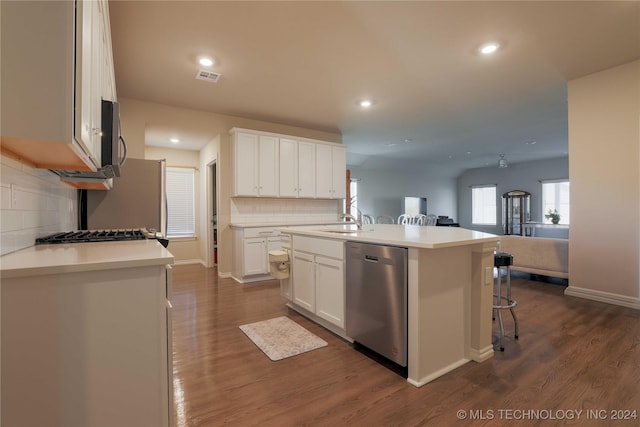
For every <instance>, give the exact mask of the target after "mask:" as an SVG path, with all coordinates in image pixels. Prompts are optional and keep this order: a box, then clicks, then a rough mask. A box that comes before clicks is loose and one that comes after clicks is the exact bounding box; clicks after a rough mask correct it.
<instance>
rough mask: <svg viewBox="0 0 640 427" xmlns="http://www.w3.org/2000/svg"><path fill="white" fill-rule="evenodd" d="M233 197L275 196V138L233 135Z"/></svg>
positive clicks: (276, 150) (243, 134) (276, 152)
mask: <svg viewBox="0 0 640 427" xmlns="http://www.w3.org/2000/svg"><path fill="white" fill-rule="evenodd" d="M233 155H234V162H233V163H234V164H233V166H234V184H235V185H234V193H233V195H234V196H263V197H264V196H266V197H275V196H277V195H278V184H277V183H278V138H276V137H273V136H265V135H257V134H252V133H246V132H236V133H234V134H233Z"/></svg>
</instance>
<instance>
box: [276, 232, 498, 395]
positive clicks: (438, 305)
mask: <svg viewBox="0 0 640 427" xmlns="http://www.w3.org/2000/svg"><path fill="white" fill-rule="evenodd" d="M363 228H364V229H363V230H357V229H355V227H353V226H341V227H337V226H335V225H334V226H326V227H318V226H315V227H313V226H312V227H291V228H286V229H281V233H283V234H290V235H291V236H293V244H292V246H293V247H292V251H293V255H294V257H295V254H296V250H297V248H296V238H298V239H299V240H300V241H301V242H304V245H305V246H307V245H309V242H313V244H317V245H318V246H319V249H318V253H319V255H318V256H323V257H331V256H333V257H335V258H336V259H339V258H340V256H341V254H340V249H339V248H340V247H341V245H339V243H344V242H346V241H354V242H363V243H372V244H379V245H391V246H399V247H404V248H408V251H407V252H408V258H407V264H408V265H407V271H408V276H407V277H408V288H407V298H408V305H407V316H408V328H407V329H408V331H407V347H408V348H407V351H408V366H407V381H408V382H409V383H410V384H413V385H415V386H418V387H419V386H422V385H424V384H426V383H428V382H429V381H432V380H434V379H435V378H438V377H439V376H441V375H444V374H445V373H447V372H449V371H451V370H453V369H455V368H457V367H459V366H461V365H463V364H464V363H467V362H468V361H471V360H473V361H476V362H482V361H485V360H487V359H489V358H491V357H492V356H493V345H492V305H493V252H494V250H495V248H496V245H497V242H498V240H499V237H498V236H495V235H493V234H488V233H483V232H478V231H472V230H467V229H464V228H457V227H425V226H417V225H390V224H376V225H365V226H364V227H363ZM303 238H304V239H303ZM309 238H311V239H309ZM323 248H330V249H328V250H325V252H324V253H322V251H323ZM302 250H303V251H306V252H309V251H312V250H313V249H309V248H308V247H307V248H302ZM332 253H333V255H332ZM334 261H335V260H334ZM318 265H319V264H318ZM336 268H339V265H337V267H336ZM293 269H294V272H293V279H294V281H295V280H296V279H295V278H296V275H295V273H296V272H295V264H294V266H293ZM335 271H336V272H337V271H338V270H335ZM338 277H339V273H335V274H334V276H333V280H334V281H335V280H336V278H338ZM342 277H344V275H343V276H342ZM348 286H349V283H344V287H348ZM293 288H294V291H293V292H294V297H293V300H292V302H291V304H290V306H291V307H292V308H294V309H297V310H298V311H300V312H302V313H303V314H310V316H311V317H312V318H313V319H314V320H316V316H314V315H313V314H312V313H311V311H312V310H311V309H310V307H311V306H309V307H305V306H304V300H301V301H302V303H301V302H300V300H299V299H296V295H295V293H296V284H295V283H294V286H293ZM323 292H324V291H323ZM334 292H335V290H334ZM306 293H307V294H310V292H306ZM342 295H344V292H343V294H342ZM324 300H327V298H324ZM340 302H341V303H342V304H343V306H344V298H343V299H342V300H341V301H340V299H339V298H336V299H334V300H333V303H332V304H333V305H332V306H331V305H328V308H329V309H323V310H320V309H317V310H316V314H317V316H318V317H319V318H320V319H319V320H320V322H319V323H323V322H324V320H323V319H328V320H329V321H330V322H331V324H329V325H328V326H329V329H331V330H333V331H334V332H337V333H338V334H340V335H343V336H344V334H342V333H341V331H342V332H344V329H340V326H341V325H342V327H344V321H343V320H342V321H341V319H340V307H338V305H339V304H340ZM331 308H332V309H333V311H332V310H330V309H331ZM327 314H329V315H330V316H327ZM342 319H344V317H343V318H342ZM331 320H333V321H331ZM325 326H327V325H325ZM336 327H337V329H336ZM345 337H346V338H347V339H348V338H349V337H348V336H345Z"/></svg>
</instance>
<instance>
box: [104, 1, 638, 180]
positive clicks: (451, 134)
mask: <svg viewBox="0 0 640 427" xmlns="http://www.w3.org/2000/svg"><path fill="white" fill-rule="evenodd" d="M110 13H111V31H112V38H113V51H114V61H115V71H116V85H117V90H118V96H120V97H126V98H133V99H139V100H145V101H150V102H157V103H161V104H167V105H173V106H177V107H184V108H190V109H196V110H203V111H209V112H215V113H221V114H226V115H233V116H241V117H246V118H251V119H257V120H264V121H269V122H275V123H282V124H286V125H292V126H300V127H305V128H311V129H317V130H321V131H327V132H335V133H341V134H342V135H343V142H344V143H345V144H346V145H347V151H348V163H349V164H350V165H359V166H362V167H370V168H403V169H414V168H423V169H424V168H432V169H434V170H438V171H442V173H445V174H451V175H452V176H455V175H457V174H458V173H459V172H460V171H461V170H464V169H468V168H475V167H484V166H486V165H487V164H488V165H493V164H495V165H497V162H498V158H499V154H501V153H504V154H505V156H506V158H507V160H508V161H509V163H510V164H511V163H517V162H522V161H529V160H536V159H545V158H553V157H560V156H566V155H567V151H568V148H567V82H568V81H569V80H572V79H575V78H578V77H581V76H585V75H588V74H591V73H594V72H597V71H600V70H604V69H607V68H610V67H613V66H616V65H621V64H624V63H627V62H630V61H632V60H636V59H639V58H640V2H639V1H623V2H616V1H604V2H596V1H568V2H561V1H552V2H542V1H533V2H519V1H512V2H502V1H498V2H484V1H471V2H459V1H449V2H431V1H413V2H399V1H351V2H339V1H337V2H326V1H320V2H310V1H297V2H269V1H258V2H245V1H235V2H226V1H225V2H218V1H195V2H191V1H164V2H152V1H114V0H111V2H110ZM492 40H495V41H498V42H500V43H501V44H502V46H503V48H502V49H501V50H500V51H498V53H496V54H495V55H493V56H491V57H484V56H481V55H480V54H478V53H477V51H476V49H477V47H478V46H479V45H480V44H482V43H483V42H486V41H492ZM201 55H207V56H210V57H213V58H214V60H215V64H214V65H213V66H212V67H210V68H209V69H210V70H211V71H215V72H218V73H221V74H222V77H221V78H220V80H219V82H218V83H207V82H203V81H199V80H196V79H195V75H196V72H197V71H198V69H201V68H203V67H201V66H199V65H198V63H197V59H198V57H199V56H201ZM364 98H371V99H373V100H374V105H373V106H372V107H371V108H369V109H367V110H363V109H362V108H360V107H359V106H358V105H357V103H358V102H359V101H360V100H362V99H364ZM184 131H185V130H184V129H170V128H168V127H167V126H166V125H165V124H161V123H157V124H154V123H150V124H149V132H148V134H147V142H148V143H153V144H156V145H162V144H166V145H167V146H173V147H175V145H172V144H171V143H169V142H168V139H169V137H171V136H172V133H174V134H175V133H178V132H184ZM190 133H191V134H190V135H188V136H187V137H186V138H184V137H183V138H181V139H182V140H183V143H182V144H183V145H182V147H184V148H190V149H199V147H201V146H202V145H203V144H205V143H206V142H207V141H208V140H209V139H210V138H211V137H212V136H213V135H206V134H203V133H202V132H198V131H196V130H193V131H191V132H190ZM532 141H535V144H532V143H531V142H532ZM184 144H187V145H184ZM189 144H190V145H189ZM392 144H395V145H393V146H390V145H392Z"/></svg>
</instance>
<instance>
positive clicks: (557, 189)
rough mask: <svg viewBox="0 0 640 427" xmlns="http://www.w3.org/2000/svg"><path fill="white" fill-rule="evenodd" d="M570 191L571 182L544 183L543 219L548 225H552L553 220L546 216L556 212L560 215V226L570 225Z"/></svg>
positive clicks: (555, 181)
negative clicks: (550, 212)
mask: <svg viewBox="0 0 640 427" xmlns="http://www.w3.org/2000/svg"><path fill="white" fill-rule="evenodd" d="M569 189H570V187H569V181H557V180H554V181H543V182H542V217H543V218H544V221H545V222H546V223H551V220H550V219H548V218H545V215H546V214H547V213H548V212H549V211H550V210H551V211H554V210H555V211H558V214H560V224H569V207H570V203H569V195H570V191H569Z"/></svg>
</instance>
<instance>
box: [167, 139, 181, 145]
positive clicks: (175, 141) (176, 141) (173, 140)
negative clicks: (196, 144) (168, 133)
mask: <svg viewBox="0 0 640 427" xmlns="http://www.w3.org/2000/svg"><path fill="white" fill-rule="evenodd" d="M169 141H171V142H173V143H174V144H177V143H178V142H180V140H179V139H178V138H171V139H170V140H169Z"/></svg>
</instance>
